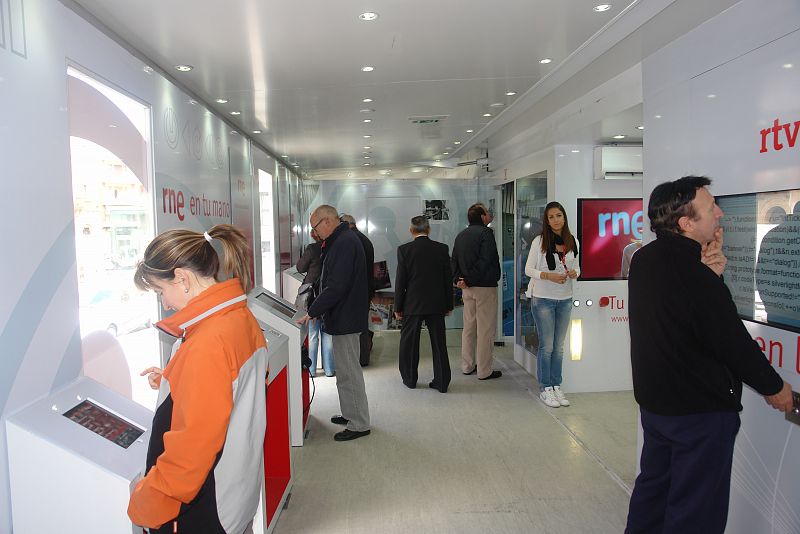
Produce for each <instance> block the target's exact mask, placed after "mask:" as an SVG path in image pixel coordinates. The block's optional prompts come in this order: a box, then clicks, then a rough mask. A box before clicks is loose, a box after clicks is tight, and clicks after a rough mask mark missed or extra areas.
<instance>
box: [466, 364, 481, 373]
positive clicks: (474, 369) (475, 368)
mask: <svg viewBox="0 0 800 534" xmlns="http://www.w3.org/2000/svg"><path fill="white" fill-rule="evenodd" d="M477 372H478V366H477V365H476V366H475V367H473V368H472V371H470V372H469V373H463V374H465V375H474V374H475V373H477Z"/></svg>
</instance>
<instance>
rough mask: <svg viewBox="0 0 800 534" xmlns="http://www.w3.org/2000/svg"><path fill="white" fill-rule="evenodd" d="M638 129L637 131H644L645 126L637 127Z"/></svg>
mask: <svg viewBox="0 0 800 534" xmlns="http://www.w3.org/2000/svg"><path fill="white" fill-rule="evenodd" d="M636 129H637V130H644V126H637V127H636Z"/></svg>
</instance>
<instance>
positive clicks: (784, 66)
mask: <svg viewBox="0 0 800 534" xmlns="http://www.w3.org/2000/svg"><path fill="white" fill-rule="evenodd" d="M781 66H782V67H783V68H784V69H791V68H792V67H794V65H792V64H791V63H784V64H783V65H781Z"/></svg>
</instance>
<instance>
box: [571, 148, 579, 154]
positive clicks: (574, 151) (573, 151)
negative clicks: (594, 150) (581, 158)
mask: <svg viewBox="0 0 800 534" xmlns="http://www.w3.org/2000/svg"><path fill="white" fill-rule="evenodd" d="M570 152H572V153H573V154H577V153H578V152H580V150H578V149H577V148H574V149H572V150H570Z"/></svg>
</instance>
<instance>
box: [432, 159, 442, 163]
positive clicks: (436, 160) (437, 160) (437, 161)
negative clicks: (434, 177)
mask: <svg viewBox="0 0 800 534" xmlns="http://www.w3.org/2000/svg"><path fill="white" fill-rule="evenodd" d="M433 161H435V162H436V163H439V162H440V161H442V160H440V159H435V160H433Z"/></svg>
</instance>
